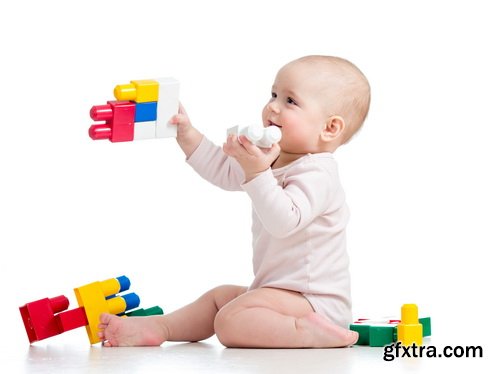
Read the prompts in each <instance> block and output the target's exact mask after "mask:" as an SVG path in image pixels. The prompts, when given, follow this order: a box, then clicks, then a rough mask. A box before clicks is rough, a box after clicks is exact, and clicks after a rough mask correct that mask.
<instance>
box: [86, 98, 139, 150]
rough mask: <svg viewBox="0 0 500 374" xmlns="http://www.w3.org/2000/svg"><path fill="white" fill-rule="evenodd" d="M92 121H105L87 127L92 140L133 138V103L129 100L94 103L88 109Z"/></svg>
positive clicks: (128, 139) (129, 139)
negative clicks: (101, 103)
mask: <svg viewBox="0 0 500 374" xmlns="http://www.w3.org/2000/svg"><path fill="white" fill-rule="evenodd" d="M90 117H91V118H92V119H93V120H94V121H105V123H104V124H94V125H92V126H90V128H89V136H90V137H91V138H92V139H93V140H98V139H109V140H110V141H112V142H126V141H131V140H133V139H134V119H135V103H133V102H131V101H108V103H107V104H106V105H95V106H93V107H92V108H91V109H90Z"/></svg>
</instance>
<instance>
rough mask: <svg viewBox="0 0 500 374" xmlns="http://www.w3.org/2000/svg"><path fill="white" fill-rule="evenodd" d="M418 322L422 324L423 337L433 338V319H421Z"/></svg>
mask: <svg viewBox="0 0 500 374" xmlns="http://www.w3.org/2000/svg"><path fill="white" fill-rule="evenodd" d="M418 322H419V323H421V324H422V332H423V336H424V337H426V336H431V332H432V331H431V317H422V318H419V319H418Z"/></svg>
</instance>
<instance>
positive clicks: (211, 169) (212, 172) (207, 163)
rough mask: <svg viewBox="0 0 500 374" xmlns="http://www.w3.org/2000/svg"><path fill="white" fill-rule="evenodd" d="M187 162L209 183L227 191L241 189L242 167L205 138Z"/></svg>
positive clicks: (243, 176) (243, 175)
mask: <svg viewBox="0 0 500 374" xmlns="http://www.w3.org/2000/svg"><path fill="white" fill-rule="evenodd" d="M187 163H188V164H189V165H191V167H192V168H193V169H194V170H195V171H196V172H197V173H198V174H199V175H200V176H201V177H202V178H203V179H205V180H207V181H209V182H210V183H212V184H214V185H216V186H218V187H220V188H222V189H224V190H227V191H241V183H242V182H243V181H244V179H245V173H244V172H243V169H242V168H241V166H240V165H239V164H238V162H237V161H236V160H235V159H233V158H232V157H229V156H227V155H226V154H224V152H223V151H222V148H221V147H218V146H216V145H215V144H214V143H212V142H211V141H210V140H208V139H207V138H205V137H204V138H203V139H202V141H201V143H200V145H199V146H198V148H196V150H195V151H194V152H193V154H192V155H191V156H190V157H189V158H188V159H187Z"/></svg>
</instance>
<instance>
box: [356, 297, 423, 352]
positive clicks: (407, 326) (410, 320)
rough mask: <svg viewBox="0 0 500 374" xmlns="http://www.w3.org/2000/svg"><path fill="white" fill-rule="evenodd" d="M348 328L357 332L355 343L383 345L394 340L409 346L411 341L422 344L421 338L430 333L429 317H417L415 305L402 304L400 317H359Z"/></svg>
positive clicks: (371, 345)
mask: <svg viewBox="0 0 500 374" xmlns="http://www.w3.org/2000/svg"><path fill="white" fill-rule="evenodd" d="M349 328H350V329H351V330H353V331H357V332H358V333H359V338H358V341H357V343H356V344H357V345H368V346H370V347H383V346H385V345H389V344H392V343H394V342H396V341H400V342H401V344H402V345H404V346H411V345H412V344H413V343H415V344H416V345H422V338H423V337H426V336H430V335H431V318H430V317H422V318H418V309H417V306H416V305H415V304H404V305H403V306H402V307H401V319H398V318H394V317H383V318H379V319H366V318H360V319H358V320H357V321H355V322H354V323H352V324H351V325H350V326H349Z"/></svg>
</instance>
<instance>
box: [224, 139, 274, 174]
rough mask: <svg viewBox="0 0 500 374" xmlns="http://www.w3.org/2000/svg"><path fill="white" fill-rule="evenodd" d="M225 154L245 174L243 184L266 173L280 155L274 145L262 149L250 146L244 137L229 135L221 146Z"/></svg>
mask: <svg viewBox="0 0 500 374" xmlns="http://www.w3.org/2000/svg"><path fill="white" fill-rule="evenodd" d="M222 149H223V151H224V153H225V154H227V155H228V156H231V157H234V158H235V159H236V161H238V162H239V164H240V165H241V167H242V168H243V171H244V172H245V182H249V181H251V180H252V179H254V178H255V177H256V176H257V175H259V174H260V173H262V172H264V171H266V170H267V169H268V168H269V167H270V166H271V164H272V163H273V162H274V161H275V160H276V159H277V158H278V156H279V154H280V146H279V145H278V144H277V143H276V144H273V146H272V147H271V148H266V149H262V148H259V147H257V146H256V145H254V144H252V143H251V142H250V141H249V140H248V139H247V138H246V137H244V136H240V137H239V139H238V137H237V136H236V135H229V136H228V138H227V141H226V143H224V145H223V146H222Z"/></svg>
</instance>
